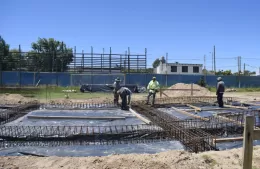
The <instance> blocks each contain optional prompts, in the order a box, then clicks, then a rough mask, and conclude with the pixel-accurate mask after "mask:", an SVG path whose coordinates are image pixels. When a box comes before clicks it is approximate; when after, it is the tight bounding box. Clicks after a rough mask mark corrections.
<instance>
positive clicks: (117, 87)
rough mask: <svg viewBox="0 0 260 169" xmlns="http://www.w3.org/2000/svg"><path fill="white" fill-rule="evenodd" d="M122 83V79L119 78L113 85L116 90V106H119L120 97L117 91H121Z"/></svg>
mask: <svg viewBox="0 0 260 169" xmlns="http://www.w3.org/2000/svg"><path fill="white" fill-rule="evenodd" d="M120 82H121V80H120V78H119V77H117V78H116V79H115V82H114V84H113V87H114V90H113V92H114V104H116V105H117V104H118V99H119V95H118V93H117V91H118V90H119V89H120V87H121V85H120Z"/></svg>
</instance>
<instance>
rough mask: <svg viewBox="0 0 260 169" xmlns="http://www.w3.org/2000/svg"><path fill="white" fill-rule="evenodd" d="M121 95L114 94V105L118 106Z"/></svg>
mask: <svg viewBox="0 0 260 169" xmlns="http://www.w3.org/2000/svg"><path fill="white" fill-rule="evenodd" d="M118 99H119V94H117V92H116V91H115V92H114V104H118Z"/></svg>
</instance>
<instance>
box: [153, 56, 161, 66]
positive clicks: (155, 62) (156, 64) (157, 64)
mask: <svg viewBox="0 0 260 169" xmlns="http://www.w3.org/2000/svg"><path fill="white" fill-rule="evenodd" d="M159 64H160V59H158V58H157V59H156V60H155V61H154V62H153V68H157V67H158V66H159Z"/></svg>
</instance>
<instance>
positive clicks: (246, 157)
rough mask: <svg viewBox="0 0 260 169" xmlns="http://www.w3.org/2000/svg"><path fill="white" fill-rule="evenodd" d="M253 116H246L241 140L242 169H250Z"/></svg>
mask: <svg viewBox="0 0 260 169" xmlns="http://www.w3.org/2000/svg"><path fill="white" fill-rule="evenodd" d="M254 120H255V119H254V116H247V117H246V122H245V127H244V139H243V169H250V168H252V160H253V134H254Z"/></svg>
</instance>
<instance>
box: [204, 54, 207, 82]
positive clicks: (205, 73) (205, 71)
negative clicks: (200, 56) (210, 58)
mask: <svg viewBox="0 0 260 169" xmlns="http://www.w3.org/2000/svg"><path fill="white" fill-rule="evenodd" d="M206 75H207V70H206V55H204V81H205V82H206Z"/></svg>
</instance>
